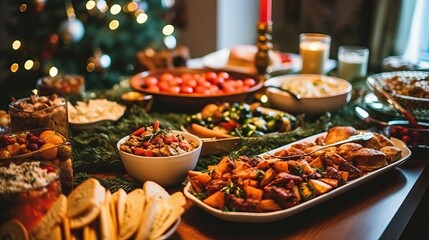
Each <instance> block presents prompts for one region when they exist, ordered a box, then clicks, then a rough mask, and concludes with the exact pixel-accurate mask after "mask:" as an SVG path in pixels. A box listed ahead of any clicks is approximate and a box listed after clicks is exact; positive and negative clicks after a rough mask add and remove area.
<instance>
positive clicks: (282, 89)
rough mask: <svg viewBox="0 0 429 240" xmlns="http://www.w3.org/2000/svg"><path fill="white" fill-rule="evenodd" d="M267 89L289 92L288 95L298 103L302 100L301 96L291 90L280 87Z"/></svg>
mask: <svg viewBox="0 0 429 240" xmlns="http://www.w3.org/2000/svg"><path fill="white" fill-rule="evenodd" d="M266 88H275V89H278V90H280V91H283V92H287V93H289V94H290V95H291V96H292V97H293V98H294V99H295V100H297V101H299V100H301V98H302V97H301V95H299V94H296V93H294V92H292V91H291V90H289V89H286V88H282V87H279V86H266Z"/></svg>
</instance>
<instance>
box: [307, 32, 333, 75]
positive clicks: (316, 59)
mask: <svg viewBox="0 0 429 240" xmlns="http://www.w3.org/2000/svg"><path fill="white" fill-rule="evenodd" d="M300 38H301V39H300V44H299V50H300V55H301V58H302V68H301V73H309V74H323V73H324V66H325V63H326V62H327V61H328V59H329V48H330V43H331V38H330V37H329V36H327V35H323V34H301V36H300Z"/></svg>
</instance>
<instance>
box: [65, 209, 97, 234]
mask: <svg viewBox="0 0 429 240" xmlns="http://www.w3.org/2000/svg"><path fill="white" fill-rule="evenodd" d="M100 211H101V207H94V208H92V209H90V210H89V211H88V212H85V213H82V214H81V215H79V216H76V217H74V218H70V228H71V229H78V228H82V227H84V226H86V225H88V224H90V223H91V222H93V221H94V220H95V219H96V218H97V217H98V216H99V215H100Z"/></svg>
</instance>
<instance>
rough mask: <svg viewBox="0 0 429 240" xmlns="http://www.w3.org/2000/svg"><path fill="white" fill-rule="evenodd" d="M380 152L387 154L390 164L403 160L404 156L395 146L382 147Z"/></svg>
mask: <svg viewBox="0 0 429 240" xmlns="http://www.w3.org/2000/svg"><path fill="white" fill-rule="evenodd" d="M380 151H381V152H383V153H384V154H386V158H387V163H389V164H391V163H393V162H396V161H398V160H399V159H401V156H402V151H401V149H399V148H397V147H394V146H385V147H382V148H381V149H380Z"/></svg>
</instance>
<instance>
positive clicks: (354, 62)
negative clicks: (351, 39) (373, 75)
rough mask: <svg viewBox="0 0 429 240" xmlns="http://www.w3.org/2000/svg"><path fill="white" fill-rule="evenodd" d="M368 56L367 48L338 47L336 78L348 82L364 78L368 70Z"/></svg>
mask: <svg viewBox="0 0 429 240" xmlns="http://www.w3.org/2000/svg"><path fill="white" fill-rule="evenodd" d="M368 56H369V50H368V48H365V47H362V46H340V47H339V48H338V76H339V77H340V78H343V79H346V80H349V81H352V80H353V79H355V78H359V77H365V76H366V74H367V68H368Z"/></svg>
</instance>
